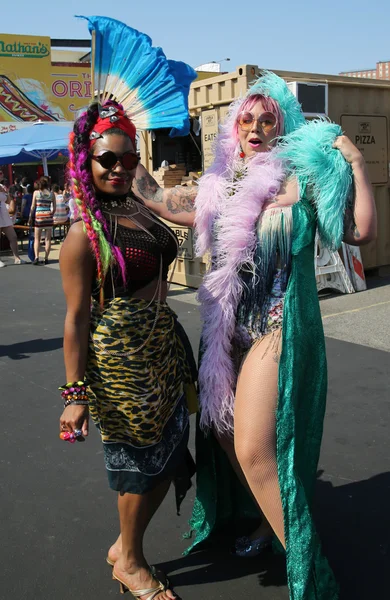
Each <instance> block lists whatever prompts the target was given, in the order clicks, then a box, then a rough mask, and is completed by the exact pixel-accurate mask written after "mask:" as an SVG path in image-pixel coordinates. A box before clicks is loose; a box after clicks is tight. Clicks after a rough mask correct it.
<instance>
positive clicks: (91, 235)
mask: <svg viewBox="0 0 390 600" xmlns="http://www.w3.org/2000/svg"><path fill="white" fill-rule="evenodd" d="M98 117H99V111H98V104H97V103H94V104H91V105H90V106H89V108H88V110H87V111H86V112H85V113H83V114H82V115H81V116H80V117H79V118H78V119H77V120H76V121H75V124H74V128H73V132H72V133H71V134H70V140H69V164H68V173H69V179H70V183H71V187H72V193H73V198H74V200H75V202H76V205H77V209H78V212H79V215H80V217H81V218H82V220H83V224H84V230H85V232H86V233H87V235H88V239H89V241H90V244H91V248H92V251H93V254H94V257H95V260H96V280H97V284H98V286H99V288H100V305H101V306H103V302H104V281H105V278H106V274H107V271H108V269H109V268H110V266H111V265H112V264H115V263H116V264H117V265H118V266H119V269H120V273H121V276H122V279H123V281H124V282H125V281H126V271H125V261H124V258H123V255H122V252H121V251H120V249H119V248H118V246H115V245H114V243H113V239H112V235H111V232H110V228H109V226H108V223H107V220H106V219H105V217H104V215H103V212H102V210H101V208H100V206H99V203H98V202H97V199H96V194H95V188H94V186H93V181H92V171H91V159H90V139H89V136H90V133H91V131H92V129H93V127H94V125H95V124H96V122H97V120H98ZM112 133H119V134H120V135H125V134H124V133H123V131H121V130H117V129H115V128H113V129H110V130H108V131H107V134H112Z"/></svg>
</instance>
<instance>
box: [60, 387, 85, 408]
mask: <svg viewBox="0 0 390 600" xmlns="http://www.w3.org/2000/svg"><path fill="white" fill-rule="evenodd" d="M58 389H60V390H62V391H61V396H62V398H63V399H64V408H66V407H67V406H69V405H70V404H80V405H88V396H87V386H86V384H85V382H84V381H74V382H73V383H66V384H65V385H63V386H61V387H60V388H58Z"/></svg>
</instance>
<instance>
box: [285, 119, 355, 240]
mask: <svg viewBox="0 0 390 600" xmlns="http://www.w3.org/2000/svg"><path fill="white" fill-rule="evenodd" d="M339 135H342V130H341V127H340V125H336V123H330V122H328V121H326V120H321V119H319V120H315V121H308V122H305V124H304V125H302V126H301V127H299V128H298V129H296V130H295V131H293V132H292V133H290V134H289V135H286V136H284V137H283V138H281V139H280V141H279V144H278V148H279V151H278V156H279V158H281V159H282V160H283V161H285V162H286V165H287V169H288V171H289V172H291V173H294V174H295V175H296V177H297V178H298V181H301V182H302V181H304V182H306V184H308V185H309V186H310V187H311V189H312V192H313V200H314V204H315V207H316V210H317V219H318V233H319V235H320V238H321V241H322V243H323V244H324V245H325V246H327V247H328V248H330V249H331V250H337V248H339V247H340V245H341V242H342V240H343V234H344V231H343V226H344V213H345V209H346V207H347V203H348V200H349V197H350V194H351V189H352V169H351V165H350V164H349V163H347V162H346V160H345V159H344V157H343V155H342V154H341V152H340V151H339V150H337V149H336V148H333V143H334V141H335V139H336V137H337V136H339ZM309 189H310V188H309Z"/></svg>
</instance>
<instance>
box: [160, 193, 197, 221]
mask: <svg viewBox="0 0 390 600" xmlns="http://www.w3.org/2000/svg"><path fill="white" fill-rule="evenodd" d="M196 193H197V188H196V187H190V188H185V187H178V188H172V189H171V190H170V194H169V198H168V199H167V208H168V210H169V212H171V213H172V214H173V215H177V214H178V213H182V212H188V213H191V212H194V210H195V206H194V204H195V198H196Z"/></svg>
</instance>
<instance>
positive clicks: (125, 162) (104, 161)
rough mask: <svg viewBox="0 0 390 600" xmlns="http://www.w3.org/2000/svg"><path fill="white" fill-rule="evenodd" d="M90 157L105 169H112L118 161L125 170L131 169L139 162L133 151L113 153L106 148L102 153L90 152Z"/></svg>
mask: <svg viewBox="0 0 390 600" xmlns="http://www.w3.org/2000/svg"><path fill="white" fill-rule="evenodd" d="M91 158H92V160H96V162H98V163H99V164H100V165H101V166H102V167H103V169H107V170H110V169H113V168H114V167H116V165H117V164H118V162H120V163H121V165H122V167H123V168H124V169H126V171H132V170H133V169H135V168H136V166H137V165H138V163H139V158H138V156H137V155H136V154H134V152H125V153H124V154H115V152H112V151H111V150H107V152H103V153H102V154H92V155H91Z"/></svg>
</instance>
